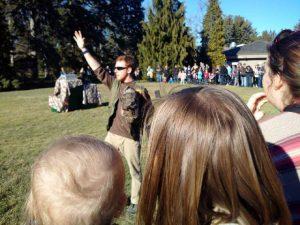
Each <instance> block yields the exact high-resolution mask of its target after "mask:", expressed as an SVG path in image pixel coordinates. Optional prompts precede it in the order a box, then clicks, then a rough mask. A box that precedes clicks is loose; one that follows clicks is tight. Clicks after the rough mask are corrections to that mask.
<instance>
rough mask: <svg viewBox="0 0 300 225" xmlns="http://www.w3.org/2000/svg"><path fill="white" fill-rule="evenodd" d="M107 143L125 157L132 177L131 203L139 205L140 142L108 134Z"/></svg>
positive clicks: (140, 179)
mask: <svg viewBox="0 0 300 225" xmlns="http://www.w3.org/2000/svg"><path fill="white" fill-rule="evenodd" d="M105 141H106V142H108V143H109V144H111V145H113V146H114V147H115V148H117V149H119V151H120V152H121V154H123V156H124V157H125V159H126V161H127V164H128V167H129V172H130V175H131V199H130V200H131V203H132V204H137V203H138V201H139V194H140V187H141V181H142V173H141V165H140V152H141V147H140V142H138V141H134V140H132V139H129V138H125V137H122V136H119V135H116V134H113V133H111V132H108V133H107V135H106V137H105Z"/></svg>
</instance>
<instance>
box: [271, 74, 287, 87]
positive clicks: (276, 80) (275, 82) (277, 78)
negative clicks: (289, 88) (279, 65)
mask: <svg viewBox="0 0 300 225" xmlns="http://www.w3.org/2000/svg"><path fill="white" fill-rule="evenodd" d="M284 84H285V81H284V80H283V79H282V77H281V76H280V75H278V74H277V75H275V76H274V77H273V85H274V89H275V90H279V89H281V88H282V87H283V86H284Z"/></svg>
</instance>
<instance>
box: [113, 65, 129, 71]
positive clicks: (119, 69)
mask: <svg viewBox="0 0 300 225" xmlns="http://www.w3.org/2000/svg"><path fill="white" fill-rule="evenodd" d="M126 68H127V67H122V66H116V67H115V70H118V71H121V70H124V69H126Z"/></svg>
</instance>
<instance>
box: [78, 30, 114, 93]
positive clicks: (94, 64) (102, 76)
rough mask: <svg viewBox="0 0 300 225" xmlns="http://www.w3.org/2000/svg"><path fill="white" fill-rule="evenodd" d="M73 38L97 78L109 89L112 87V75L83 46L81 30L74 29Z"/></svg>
mask: <svg viewBox="0 0 300 225" xmlns="http://www.w3.org/2000/svg"><path fill="white" fill-rule="evenodd" d="M73 38H74V40H75V41H76V44H77V46H78V48H80V50H81V51H82V53H83V55H84V58H85V60H86V61H87V63H88V64H89V66H90V67H91V69H92V70H93V71H94V73H95V75H96V76H97V78H98V79H99V80H100V81H101V82H102V83H103V84H105V85H106V86H107V87H108V88H109V89H111V87H112V83H113V81H114V77H113V76H110V75H109V74H108V72H107V71H105V69H104V68H102V67H101V65H100V63H99V62H98V61H97V60H96V59H95V58H94V57H93V56H92V54H91V53H90V52H89V51H88V50H87V49H86V48H85V45H84V44H85V43H84V39H85V38H84V37H82V34H81V31H75V33H74V37H73Z"/></svg>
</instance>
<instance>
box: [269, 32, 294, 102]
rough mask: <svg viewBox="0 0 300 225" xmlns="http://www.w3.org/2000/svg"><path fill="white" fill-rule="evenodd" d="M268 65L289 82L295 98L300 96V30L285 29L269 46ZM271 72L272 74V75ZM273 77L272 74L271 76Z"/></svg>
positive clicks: (273, 72)
mask: <svg viewBox="0 0 300 225" xmlns="http://www.w3.org/2000/svg"><path fill="white" fill-rule="evenodd" d="M268 53H269V60H268V66H269V67H270V69H271V72H272V74H278V75H279V76H281V78H282V79H283V80H284V81H285V82H286V83H287V85H288V87H289V89H290V91H291V94H292V96H293V97H294V98H299V97H300V31H292V30H288V29H287V30H283V31H281V32H280V33H279V34H278V35H277V36H276V37H275V39H274V41H273V42H272V44H271V45H270V46H269V47H268ZM272 74H271V75H272ZM271 78H272V76H271Z"/></svg>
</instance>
